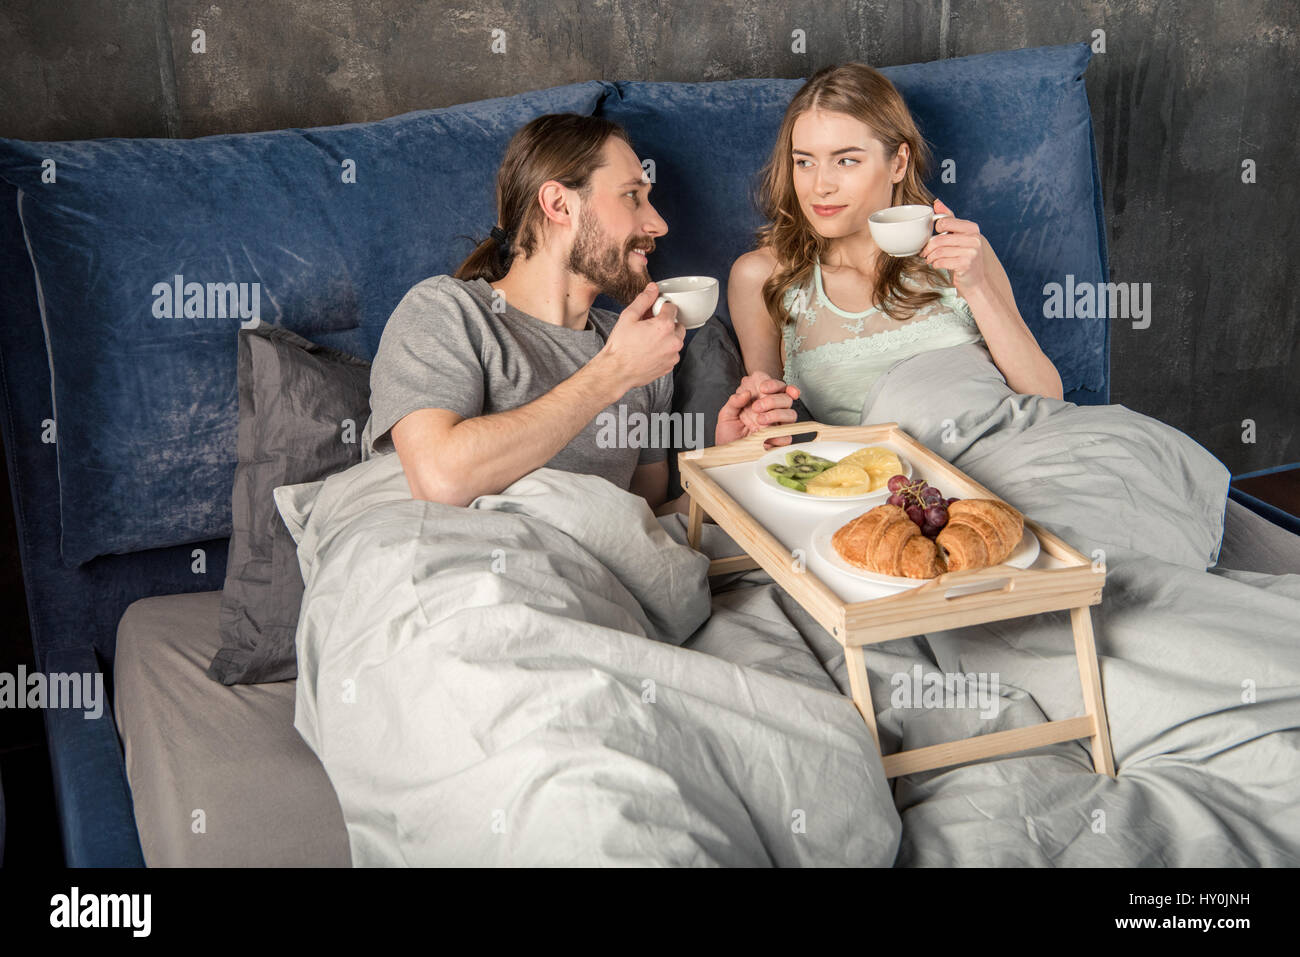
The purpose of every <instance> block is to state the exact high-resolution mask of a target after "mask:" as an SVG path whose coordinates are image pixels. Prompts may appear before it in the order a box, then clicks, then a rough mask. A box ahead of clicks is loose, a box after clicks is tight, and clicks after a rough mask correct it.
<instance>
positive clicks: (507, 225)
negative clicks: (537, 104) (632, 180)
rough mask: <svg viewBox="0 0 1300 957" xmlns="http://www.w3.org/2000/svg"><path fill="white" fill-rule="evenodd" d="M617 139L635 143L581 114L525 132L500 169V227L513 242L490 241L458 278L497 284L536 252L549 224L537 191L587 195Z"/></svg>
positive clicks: (535, 124) (549, 118) (548, 119)
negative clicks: (549, 188) (552, 183)
mask: <svg viewBox="0 0 1300 957" xmlns="http://www.w3.org/2000/svg"><path fill="white" fill-rule="evenodd" d="M611 136H617V137H618V138H619V139H621V140H623V141H624V142H629V141H628V136H627V133H626V132H625V131H624V130H623V128H622V127H621V126H619V125H618V124H617V123H613V122H610V121H609V120H605V119H601V118H599V117H595V116H582V115H580V114H577V113H548V114H547V115H545V116H539V117H537V118H536V119H534V120H530V121H529V122H528V123H526V124H525V125H524V126H522V127H520V129H519V130H518V131H516V133H515V135H514V136H512V137H511V138H510V143H509V145H508V146H506V154H505V156H504V157H503V158H502V160H501V167H500V168H499V169H498V170H497V226H498V227H500V228H501V229H503V230H505V232H506V235H507V237H508V239H507V242H506V243H505V244H504V245H503V244H502V243H500V242H498V241H497V240H496V239H495V238H493V237H491V236H489V237H488V238H487V239H484V240H483V241H482V242H480V243H479V244H478V245H477V246H476V247H475V248H474V251H473V252H472V253H470V254H469V258H468V259H466V260H465V261H464V262H463V263H461V264H460V268H459V269H457V270H456V273H455V276H456V278H457V279H486V280H487V281H488V282H495V281H496V280H498V279H500V278H501V277H502V276H504V275H505V274H506V273H507V272H508V271H509V269H510V262H511V260H512V259H513V258H514V257H515V256H516V255H518V254H520V253H522V254H523V255H524V256H525V257H528V256H531V255H532V254H533V253H534V252H536V251H537V250H538V248H540V243H541V238H542V224H543V223H544V222H545V220H546V217H545V215H544V214H543V213H542V207H541V206H540V205H538V202H537V191H538V190H540V189H541V188H542V184H543V183H545V182H546V181H547V180H552V179H553V180H556V181H557V182H559V183H561V184H563V185H564V186H566V187H568V188H569V189H576V190H579V191H582V192H584V193H585V192H586V191H587V189H588V188H589V187H590V184H591V174H592V173H594V172H595V171H596V170H597V169H599V168H600V167H601V165H602V164H603V162H604V159H603V157H602V156H601V151H602V149H603V147H604V145H605V141H606V140H607V139H609V138H610V137H611ZM629 145H631V144H630V143H629Z"/></svg>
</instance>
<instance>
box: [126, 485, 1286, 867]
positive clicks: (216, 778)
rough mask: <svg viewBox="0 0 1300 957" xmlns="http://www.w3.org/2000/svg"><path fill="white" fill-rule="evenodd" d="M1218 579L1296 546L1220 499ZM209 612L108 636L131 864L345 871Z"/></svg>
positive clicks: (151, 618)
mask: <svg viewBox="0 0 1300 957" xmlns="http://www.w3.org/2000/svg"><path fill="white" fill-rule="evenodd" d="M1225 570H1235V571H1240V572H1264V573H1268V574H1286V573H1293V574H1295V573H1300V536H1297V535H1293V534H1291V533H1290V532H1288V531H1286V530H1285V529H1283V528H1279V527H1278V526H1276V525H1274V524H1273V523H1271V522H1269V521H1267V520H1265V519H1263V518H1261V517H1260V516H1258V515H1256V514H1255V513H1253V512H1251V511H1250V510H1249V509H1247V508H1245V507H1243V506H1241V505H1239V504H1238V503H1236V502H1233V501H1229V502H1228V504H1227V512H1226V515H1225V522H1224V536H1223V545H1222V548H1221V550H1220V555H1219V562H1218V566H1217V568H1216V569H1215V570H1214V571H1215V572H1218V573H1223V572H1224V571H1225ZM220 602H221V593H220V592H203V593H199V594H192V595H171V596H164V597H157V598H146V599H142V600H141V601H137V602H135V603H134V604H132V605H131V606H130V607H129V608H128V609H127V611H126V614H125V615H123V617H122V622H121V624H120V625H119V626H118V635H117V662H116V673H115V676H114V703H113V710H114V714H115V716H116V718H117V726H118V729H119V731H120V732H121V735H122V741H123V747H124V751H125V757H126V771H127V778H128V780H129V781H130V784H131V792H132V796H133V798H134V802H135V818H136V825H137V827H138V829H139V832H140V845H141V848H142V850H143V852H144V858H145V862H146V863H147V864H149V865H150V866H151V867H158V866H164V867H165V866H298V867H301V866H348V865H349V864H350V863H351V856H350V853H349V848H348V839H347V831H346V828H345V827H344V824H343V815H342V812H341V810H340V808H339V803H338V799H337V798H336V797H335V794H334V789H333V787H332V786H331V785H330V782H329V778H328V777H327V776H326V774H325V769H324V768H323V767H322V766H321V763H320V761H319V760H318V759H317V758H316V755H315V754H314V753H312V751H311V749H310V748H308V747H307V745H306V743H305V742H304V741H303V740H302V738H301V736H300V735H299V734H298V732H297V730H296V729H295V728H294V726H293V713H294V690H295V689H294V685H295V682H293V681H282V682H276V683H273V684H262V685H237V686H234V687H226V686H224V685H221V684H218V683H217V682H215V681H213V680H212V679H210V678H208V677H207V675H205V674H204V671H205V669H206V668H207V665H208V662H209V661H211V660H212V655H213V653H214V652H215V651H216V649H217V647H218V645H219V643H220V640H219V633H218V614H219V610H220ZM1104 641H1105V639H1104V636H1099V642H1100V643H1101V644H1102V645H1103V647H1104Z"/></svg>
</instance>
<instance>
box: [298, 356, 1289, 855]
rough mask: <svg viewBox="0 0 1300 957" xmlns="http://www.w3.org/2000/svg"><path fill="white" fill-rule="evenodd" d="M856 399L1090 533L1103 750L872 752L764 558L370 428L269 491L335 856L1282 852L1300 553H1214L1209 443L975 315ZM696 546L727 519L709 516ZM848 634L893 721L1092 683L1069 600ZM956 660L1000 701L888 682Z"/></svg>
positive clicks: (966, 718) (930, 737)
mask: <svg viewBox="0 0 1300 957" xmlns="http://www.w3.org/2000/svg"><path fill="white" fill-rule="evenodd" d="M864 421H867V422H884V421H897V422H899V423H900V424H901V425H902V426H903V427H904V428H905V429H906V430H907V431H908V432H909V433H910V434H911V435H913V436H914V437H916V438H917V439H918V440H919V441H921V442H922V443H924V444H926V445H927V446H929V447H930V448H932V449H934V450H935V451H936V452H938V453H939V454H941V455H943V456H944V457H945V458H947V459H949V460H951V461H953V462H954V463H955V464H957V465H958V466H959V467H960V468H962V469H964V470H965V471H967V472H968V473H969V474H971V475H972V476H973V477H974V478H975V479H976V480H977V481H979V482H981V483H982V484H984V485H985V486H987V487H988V488H990V489H991V490H992V491H994V492H995V493H997V494H998V495H1000V496H1002V497H1003V498H1005V499H1006V500H1007V501H1009V502H1011V503H1012V504H1013V505H1015V506H1017V507H1018V508H1020V509H1021V510H1023V511H1025V512H1026V513H1027V514H1028V515H1029V516H1030V517H1032V518H1034V519H1035V520H1036V521H1038V522H1039V523H1040V524H1042V525H1044V526H1045V527H1047V528H1048V529H1050V530H1052V531H1054V532H1057V533H1058V534H1060V535H1062V536H1063V537H1064V538H1066V540H1067V541H1069V542H1070V543H1071V544H1073V545H1074V546H1075V547H1077V548H1079V549H1080V550H1081V551H1083V552H1084V553H1085V554H1090V555H1093V556H1094V557H1096V558H1098V559H1100V560H1104V561H1105V562H1106V565H1107V569H1108V576H1107V585H1106V590H1105V595H1104V600H1103V603H1102V604H1101V605H1100V606H1096V607H1094V608H1093V610H1092V614H1093V621H1094V625H1095V627H1096V631H1097V645H1098V654H1099V657H1100V662H1101V673H1102V682H1103V686H1104V691H1105V695H1106V701H1107V706H1108V710H1109V717H1110V731H1111V736H1112V741H1113V744H1114V750H1115V759H1116V764H1117V766H1118V777H1117V778H1116V779H1114V780H1112V779H1110V778H1106V777H1103V776H1099V775H1097V774H1095V773H1094V772H1093V771H1092V765H1091V760H1090V758H1089V755H1088V753H1087V750H1086V747H1087V742H1085V741H1078V742H1068V743H1065V744H1059V745H1054V746H1050V747H1045V748H1039V749H1036V750H1034V751H1032V752H1026V753H1023V754H1020V755H1013V756H1006V757H1001V758H996V759H991V760H988V761H984V762H981V763H978V764H973V765H966V766H963V767H958V768H951V769H941V770H937V771H931V772H926V773H924V774H915V775H911V776H909V777H905V778H901V779H897V780H896V781H894V782H890V781H889V780H887V779H886V778H885V777H884V774H883V770H882V767H881V763H880V758H879V755H878V754H877V752H876V750H875V746H874V743H873V742H872V740H871V737H870V735H869V734H868V732H867V729H866V726H865V724H864V723H863V722H862V719H861V718H860V716H859V715H858V714H857V711H856V710H855V708H854V707H853V705H852V703H851V702H850V701H849V699H848V697H847V693H848V683H847V676H846V674H845V669H844V661H843V655H842V654H841V651H840V647H839V645H838V644H837V643H836V642H835V641H834V640H833V639H832V638H831V637H830V636H829V635H827V634H826V632H825V631H823V630H822V629H821V628H820V626H818V625H817V624H816V623H814V622H813V621H812V620H811V619H810V618H809V617H808V616H807V615H806V614H805V613H804V612H803V611H802V610H801V609H800V608H799V607H798V606H797V605H796V604H795V603H794V602H793V601H792V600H791V599H790V598H789V596H788V595H787V594H786V593H785V592H784V591H782V590H781V589H779V588H778V587H777V586H775V585H774V584H773V583H772V582H771V579H770V578H768V576H766V575H765V574H764V573H762V572H757V571H755V572H747V573H742V574H734V575H730V576H726V577H722V578H714V579H713V580H712V586H713V588H712V593H710V588H709V581H708V579H707V578H706V576H705V571H706V568H707V558H706V557H705V556H704V555H701V554H699V553H697V552H694V551H692V550H691V549H689V548H687V547H685V545H684V544H683V541H684V531H683V522H682V519H681V517H680V516H674V517H672V518H663V519H655V518H654V517H653V516H652V515H651V514H650V513H649V511H648V510H647V509H646V508H645V505H644V503H643V502H642V501H641V500H640V499H638V498H636V497H634V496H631V495H629V494H627V493H624V492H622V491H621V490H618V489H616V488H615V487H614V486H612V485H610V484H609V483H607V482H605V481H604V480H602V479H597V478H594V477H587V476H575V475H571V474H568V473H562V472H556V471H553V470H550V469H539V470H537V471H535V472H533V473H531V474H529V475H528V476H525V477H524V478H522V479H520V480H519V481H518V482H516V483H515V484H514V485H512V486H511V487H510V488H508V489H506V490H505V491H504V492H503V493H502V494H500V495H493V496H484V497H482V498H479V499H477V500H476V501H475V502H474V503H473V504H472V505H471V506H470V507H469V508H467V509H459V508H452V507H448V506H441V505H437V504H434V503H427V502H416V501H412V500H411V499H410V496H409V492H408V490H407V486H406V483H405V479H404V477H403V475H402V473H401V469H400V464H399V463H398V461H397V458H396V456H395V455H389V456H384V457H380V458H378V459H374V460H372V461H370V462H365V463H362V464H361V465H358V466H355V467H354V468H352V469H349V470H348V471H346V472H342V473H340V474H338V475H335V476H332V477H330V478H329V479H327V480H325V481H324V482H317V483H311V484H309V485H299V486H289V487H284V488H281V489H278V490H277V492H276V498H277V503H278V504H279V506H280V510H281V514H282V515H283V516H284V518H285V520H286V523H287V524H288V525H289V527H290V529H291V531H292V532H293V533H294V537H295V539H296V540H297V541H298V543H299V546H298V553H299V561H300V564H301V566H302V570H303V576H304V580H305V582H306V594H305V596H304V600H303V605H302V614H301V616H300V620H299V626H298V634H297V646H298V647H297V650H298V664H299V680H298V684H297V703H296V717H295V726H296V727H297V729H298V731H299V732H300V733H301V734H302V736H303V738H304V739H305V740H306V741H307V743H308V744H309V745H310V746H311V748H312V749H313V750H314V751H315V752H316V754H317V755H318V756H319V757H320V759H321V762H322V763H323V765H324V767H325V769H326V771H327V773H328V774H329V777H330V780H331V782H332V784H333V786H334V788H335V791H336V792H337V794H338V797H339V801H340V804H341V807H342V810H343V816H344V819H345V822H346V824H347V829H348V838H349V843H350V847H351V854H352V860H353V863H354V864H357V865H389V864H470V865H496V864H518V865H530V864H560V865H564V864H593V865H646V864H651V865H653V864H662V865H709V864H712V865H782V866H789V865H834V866H838V865H865V866H881V865H891V864H899V865H987V864H1012V865H1106V866H1135V865H1159V864H1171V865H1214V864H1230V865H1231V864H1241V865H1245V864H1291V865H1294V864H1297V863H1300V730H1298V729H1300V635H1298V631H1300V627H1298V626H1300V574H1289V575H1277V576H1274V575H1265V574H1260V573H1254V572H1232V571H1223V570H1219V569H1214V568H1208V570H1207V566H1210V565H1212V563H1213V561H1214V558H1215V556H1216V554H1217V551H1218V547H1219V540H1220V536H1221V533H1222V518H1223V509H1224V501H1225V497H1226V491H1227V482H1228V474H1227V471H1226V469H1224V467H1223V466H1222V465H1221V464H1220V463H1219V462H1218V461H1217V460H1216V459H1214V458H1213V457H1212V456H1211V455H1209V454H1208V453H1207V452H1206V451H1205V450H1204V449H1202V448H1201V447H1200V446H1198V445H1196V444H1195V443H1194V442H1192V441H1191V440H1190V439H1188V438H1187V437H1186V436H1184V435H1182V434H1181V433H1179V432H1177V431H1176V430H1174V429H1172V428H1170V427H1168V426H1165V425H1163V424H1161V423H1159V422H1156V421H1155V420H1152V419H1149V418H1147V417H1145V416H1141V415H1139V414H1137V413H1134V412H1131V411H1129V410H1127V409H1124V408H1122V407H1119V406H1106V407H1092V408H1084V407H1076V406H1073V405H1071V404H1069V403H1065V402H1060V401H1055V400H1050V399H1045V398H1042V397H1032V396H1018V395H1015V394H1013V393H1012V392H1011V391H1010V390H1009V389H1008V388H1007V387H1006V384H1005V382H1003V381H1002V378H1001V376H1000V375H999V374H998V372H997V370H996V367H994V366H993V365H992V363H991V361H990V360H989V357H988V353H987V352H986V351H985V350H984V349H983V348H982V347H980V346H962V347H958V348H956V349H947V350H940V351H937V352H932V353H927V354H923V355H921V356H916V357H914V358H912V359H909V360H907V361H905V362H902V363H900V364H898V365H896V366H895V367H894V368H893V369H892V370H891V371H890V372H889V373H888V374H887V375H886V376H884V377H882V378H881V380H880V381H879V382H878V383H877V386H876V388H875V390H874V391H873V394H872V395H871V396H869V397H868V401H867V405H866V407H865V409H864ZM702 549H703V551H704V552H706V553H707V554H708V555H709V556H712V557H718V556H721V555H727V554H735V553H736V552H737V551H738V549H737V548H736V546H735V544H734V543H733V542H731V541H730V539H729V538H727V536H726V535H724V534H723V533H722V532H721V531H720V530H719V529H717V528H716V527H713V526H710V525H706V526H705V536H704V540H703V542H702ZM1298 571H1300V570H1298ZM867 663H868V668H869V670H870V672H871V688H872V695H873V700H874V702H875V705H876V711H877V715H878V716H877V721H878V724H879V726H880V733H881V738H882V746H883V747H884V748H885V750H886V751H893V750H896V749H898V748H900V747H905V748H913V747H920V746H924V745H926V744H933V743H938V742H941V741H945V740H951V739H954V738H958V737H967V736H970V735H973V734H980V733H985V732H991V731H997V730H1003V729H1005V728H1012V727H1018V726H1022V725H1027V724H1033V723H1037V722H1040V721H1043V720H1047V719H1057V718H1064V717H1069V716H1072V715H1076V714H1080V713H1082V699H1081V695H1080V686H1079V678H1078V674H1077V670H1076V666H1075V658H1074V648H1073V640H1072V638H1071V634H1070V628H1069V620H1068V613H1066V612H1060V613H1055V614H1051V615H1041V616H1037V617H1033V618H1021V619H1014V620H1010V621H1005V622H999V623H995V624H991V625H983V626H976V627H970V628H963V629H959V630H954V631H948V632H940V633H931V634H928V635H923V636H917V637H914V638H906V639H900V640H896V641H891V642H887V643H884V644H881V645H876V646H871V647H870V648H868V650H867ZM956 674H962V675H970V676H973V677H975V678H977V679H980V680H984V681H985V682H986V686H988V687H992V688H993V689H995V695H996V698H995V701H994V704H995V706H994V707H992V708H989V707H986V706H982V705H981V704H975V703H972V702H964V703H962V704H964V705H969V706H944V705H951V704H952V702H947V701H943V700H939V701H931V700H929V699H928V698H926V697H922V698H919V699H917V700H907V699H906V697H905V696H903V695H902V689H904V688H905V687H915V686H919V685H920V683H921V682H922V679H923V677H924V676H926V675H940V676H942V675H949V676H952V675H956ZM949 680H950V681H951V678H950V679H949ZM987 703H988V702H987V701H985V702H983V705H987ZM936 705H938V706H936Z"/></svg>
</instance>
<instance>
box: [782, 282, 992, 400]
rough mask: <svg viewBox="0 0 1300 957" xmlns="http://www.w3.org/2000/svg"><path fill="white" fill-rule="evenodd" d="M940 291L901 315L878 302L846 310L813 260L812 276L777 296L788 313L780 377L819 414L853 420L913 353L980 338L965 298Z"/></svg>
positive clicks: (979, 339)
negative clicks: (875, 387)
mask: <svg viewBox="0 0 1300 957" xmlns="http://www.w3.org/2000/svg"><path fill="white" fill-rule="evenodd" d="M945 275H946V274H945ZM938 292H939V293H940V296H941V298H940V299H939V300H938V301H937V302H933V303H930V304H928V305H926V306H924V307H922V308H921V309H918V310H917V311H916V313H915V314H914V315H913V316H911V317H910V318H909V319H907V320H905V321H902V322H900V321H897V320H895V319H891V318H890V317H889V316H888V315H886V314H885V313H884V312H882V311H881V310H880V309H879V307H876V306H873V307H871V308H869V309H866V310H863V311H862V312H850V311H848V310H845V309H841V308H839V307H838V306H836V305H835V304H834V303H833V302H831V301H830V299H829V297H828V296H827V295H826V292H825V289H824V288H823V286H822V282H821V268H820V264H818V265H817V266H815V267H814V270H813V278H812V280H811V281H810V282H808V283H806V284H805V285H804V286H803V287H802V288H795V289H790V290H787V291H786V294H785V297H784V298H783V300H782V306H783V308H784V310H785V313H786V315H787V316H789V317H790V320H791V321H789V322H787V323H786V324H785V325H784V327H783V328H782V345H783V351H784V355H785V380H786V381H787V382H790V383H792V384H794V385H797V386H799V388H800V391H801V392H802V393H803V399H804V402H805V404H806V405H807V406H808V408H809V410H810V411H811V412H812V413H813V415H814V416H816V417H817V419H818V420H820V421H822V422H827V423H831V424H835V425H857V424H858V422H859V419H860V413H861V409H862V403H863V400H864V399H865V398H866V396H867V394H868V393H869V392H870V391H871V387H872V386H873V385H874V384H875V381H876V379H877V378H878V377H879V376H880V375H881V374H883V373H884V372H885V371H887V370H888V369H889V367H890V366H892V365H893V364H894V363H896V362H898V361H900V360H902V359H905V358H907V357H908V356H911V355H915V354H916V353H918V352H926V351H929V350H931V349H943V348H947V347H949V346H955V345H962V344H964V343H968V342H982V341H983V336H981V335H980V332H979V326H978V325H977V324H976V322H975V317H974V316H973V315H972V314H971V311H970V306H969V305H968V304H967V303H966V300H964V299H962V298H961V297H960V296H958V295H957V292H956V290H955V289H954V288H952V287H951V286H948V287H945V288H942V289H939V290H938Z"/></svg>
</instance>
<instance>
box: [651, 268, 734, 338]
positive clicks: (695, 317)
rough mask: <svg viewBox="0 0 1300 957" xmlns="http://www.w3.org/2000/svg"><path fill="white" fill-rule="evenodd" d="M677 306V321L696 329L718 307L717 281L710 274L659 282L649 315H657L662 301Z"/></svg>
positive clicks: (707, 319)
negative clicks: (657, 294)
mask: <svg viewBox="0 0 1300 957" xmlns="http://www.w3.org/2000/svg"><path fill="white" fill-rule="evenodd" d="M666 302H671V303H672V304H673V305H674V306H676V307H677V321H678V322H680V323H681V324H682V325H683V326H685V327H686V328H687V329H696V328H698V327H700V326H702V325H704V324H705V323H706V322H708V321H709V319H710V318H711V317H712V316H713V312H714V310H715V309H717V308H718V281H717V280H716V279H714V278H713V277H711V276H678V277H677V278H675V279H664V280H662V281H660V282H659V298H658V299H656V300H655V304H654V306H652V307H651V309H650V313H651V315H655V316H657V315H659V310H660V309H662V308H663V306H664V303H666Z"/></svg>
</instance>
